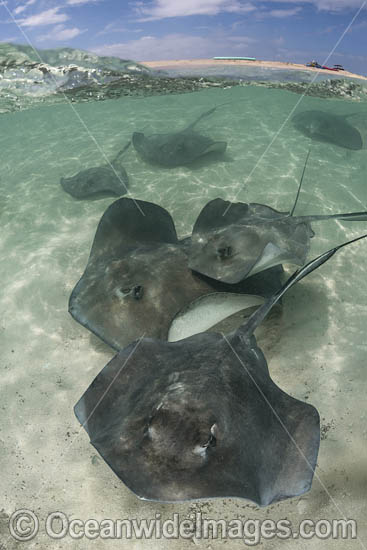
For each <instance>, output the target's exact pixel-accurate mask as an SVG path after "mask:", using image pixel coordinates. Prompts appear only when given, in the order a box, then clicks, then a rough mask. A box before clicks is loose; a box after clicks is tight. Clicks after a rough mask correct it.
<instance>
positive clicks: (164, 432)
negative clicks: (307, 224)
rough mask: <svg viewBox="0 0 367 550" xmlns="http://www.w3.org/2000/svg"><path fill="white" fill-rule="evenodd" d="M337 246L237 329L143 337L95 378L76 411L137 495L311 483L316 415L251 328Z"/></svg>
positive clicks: (274, 495)
mask: <svg viewBox="0 0 367 550" xmlns="http://www.w3.org/2000/svg"><path fill="white" fill-rule="evenodd" d="M365 236H366V235H365ZM360 238H363V237H360ZM355 240H358V239H355ZM351 242H354V241H351ZM345 244H349V243H345ZM345 244H343V245H341V246H338V247H336V248H334V249H332V250H330V251H328V252H326V253H324V254H322V255H321V256H319V257H318V258H316V259H315V260H313V261H311V262H310V263H309V264H307V266H305V267H303V268H302V269H301V270H300V271H298V272H297V273H295V274H294V275H293V276H292V277H291V278H290V279H289V280H288V281H287V283H286V284H285V285H284V286H283V287H282V288H281V289H280V290H279V291H278V292H276V293H275V294H274V295H273V296H272V297H271V298H269V299H268V300H267V301H266V303H265V304H264V305H262V306H261V307H260V308H259V309H258V310H257V311H256V312H255V313H254V314H252V315H251V317H250V318H249V320H248V321H247V323H245V324H244V325H243V326H242V327H240V328H239V329H238V330H237V331H235V332H232V333H230V334H229V335H227V336H223V335H221V334H218V333H210V334H209V333H202V334H196V335H195V336H191V337H190V338H187V339H185V340H180V341H179V342H174V343H168V342H162V341H159V340H156V339H152V338H143V339H140V340H138V341H136V342H134V343H133V344H131V345H130V346H128V347H127V348H125V349H124V350H122V351H121V352H120V353H119V354H118V355H116V356H115V357H114V359H112V361H111V362H110V363H108V364H107V366H106V367H105V368H104V369H103V370H102V371H101V372H100V374H99V375H98V376H97V377H96V378H95V380H94V381H93V382H92V384H91V385H90V386H89V388H88V389H87V391H86V392H85V393H84V395H83V396H82V398H81V399H80V400H79V402H78V403H77V405H76V406H75V413H76V416H77V418H78V420H79V421H80V423H81V424H82V425H83V426H84V428H85V429H86V431H87V432H88V434H89V436H90V440H91V443H92V445H93V446H94V447H95V448H96V449H97V451H98V452H99V453H100V454H101V456H102V457H103V458H104V460H105V461H106V462H107V464H108V465H109V466H110V467H111V468H112V469H113V470H114V472H115V473H116V474H117V476H118V477H119V478H120V479H121V480H122V481H123V482H124V483H125V484H126V485H127V486H128V487H129V488H130V489H131V490H132V491H133V492H134V493H136V494H137V495H138V496H139V497H140V498H143V499H148V500H159V501H176V500H186V499H199V498H210V497H242V498H247V499H251V500H253V501H255V502H256V503H258V504H260V505H267V504H270V503H271V502H273V501H277V500H281V499H284V498H287V497H293V496H296V495H300V494H302V493H304V492H305V491H307V490H308V489H309V488H310V486H311V482H312V477H313V473H314V469H315V465H316V459H317V454H318V447H319V439H320V430H319V415H318V412H317V411H316V409H315V408H314V407H313V406H311V405H309V404H306V403H303V402H301V401H298V400H297V399H294V398H292V397H290V396H289V395H287V394H286V393H284V392H283V391H282V390H280V389H279V388H278V387H277V386H276V384H275V383H274V382H273V381H272V379H271V378H270V375H269V371H268V367H267V363H266V360H265V357H264V355H263V354H262V352H261V350H260V349H259V348H258V346H257V344H256V340H255V337H254V335H253V333H254V330H255V328H256V327H257V326H258V325H259V324H260V323H261V322H262V321H263V319H264V317H265V316H266V315H267V313H268V312H269V311H270V309H271V308H272V306H273V305H274V304H275V303H276V302H277V301H278V300H279V299H280V297H281V296H282V295H283V294H284V293H285V292H286V291H287V290H288V289H289V288H290V287H291V286H293V284H295V283H296V282H297V281H299V280H301V279H302V278H303V277H304V276H306V275H307V274H308V273H310V272H311V271H313V270H314V269H316V268H317V267H319V266H320V265H321V264H323V263H324V262H325V261H326V260H328V259H329V258H330V257H331V256H332V255H333V254H334V253H335V252H336V251H337V250H338V249H339V248H341V247H342V246H345Z"/></svg>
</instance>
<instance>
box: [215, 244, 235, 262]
mask: <svg viewBox="0 0 367 550" xmlns="http://www.w3.org/2000/svg"><path fill="white" fill-rule="evenodd" d="M217 252H218V256H219V258H220V259H221V260H226V259H227V258H230V257H231V256H232V247H231V246H224V247H223V248H218V250H217Z"/></svg>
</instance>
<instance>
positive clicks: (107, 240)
mask: <svg viewBox="0 0 367 550" xmlns="http://www.w3.org/2000/svg"><path fill="white" fill-rule="evenodd" d="M152 242H165V243H177V242H178V240H177V234H176V229H175V225H174V222H173V220H172V217H171V215H170V214H169V213H168V212H167V210H165V209H164V208H162V207H161V206H158V205H157V204H154V203H151V202H146V201H140V200H135V199H128V198H125V197H124V198H121V199H118V200H117V201H115V202H114V203H112V204H111V205H110V206H109V207H108V208H107V210H106V211H105V213H104V214H103V216H102V218H101V219H100V221H99V224H98V227H97V231H96V235H95V237H94V242H93V245H92V250H91V254H90V260H91V259H92V258H95V257H98V256H108V257H109V258H110V259H113V258H119V257H120V256H121V249H122V248H123V247H124V246H132V245H135V246H136V245H137V243H139V244H143V243H152Z"/></svg>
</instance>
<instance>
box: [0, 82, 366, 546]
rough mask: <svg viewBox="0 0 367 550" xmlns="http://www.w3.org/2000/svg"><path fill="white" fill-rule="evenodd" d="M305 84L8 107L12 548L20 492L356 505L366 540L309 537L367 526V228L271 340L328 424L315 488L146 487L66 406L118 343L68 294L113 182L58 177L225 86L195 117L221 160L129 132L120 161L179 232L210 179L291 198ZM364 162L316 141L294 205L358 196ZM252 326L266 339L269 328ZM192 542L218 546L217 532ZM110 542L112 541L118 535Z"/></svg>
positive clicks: (219, 512) (342, 235)
mask: <svg viewBox="0 0 367 550" xmlns="http://www.w3.org/2000/svg"><path fill="white" fill-rule="evenodd" d="M163 92H164V90H163ZM331 95H332V94H331ZM299 99H300V95H299V94H295V93H292V92H290V91H287V90H283V89H271V88H266V87H254V86H250V87H243V86H235V87H229V88H208V89H205V90H202V91H199V92H193V93H185V94H175V95H172V94H169V95H166V94H164V93H162V94H161V95H157V96H150V97H142V96H139V98H137V97H121V98H117V99H114V100H106V101H100V102H98V101H90V102H84V103H77V102H74V103H72V105H70V104H68V103H64V104H59V103H56V104H50V105H41V106H39V105H38V104H37V105H36V106H34V107H33V108H32V109H25V110H21V111H17V112H7V113H4V114H2V115H1V136H0V140H1V142H0V151H1V158H2V163H1V166H2V170H1V176H0V220H1V233H0V257H1V265H0V273H1V293H0V311H1V320H0V339H1V359H0V368H1V379H2V386H1V387H2V398H1V421H0V448H1V454H0V456H1V461H2V466H1V472H2V475H1V477H0V494H1V495H2V497H3V498H2V502H1V504H0V509H1V508H2V509H3V510H2V512H1V514H0V520H1V523H0V528H1V531H0V533H1V542H2V541H3V540H4V543H3V544H5V546H4V547H5V548H6V549H8V548H10V549H12V548H15V547H16V546H17V545H16V543H15V542H14V541H13V540H12V539H9V538H8V528H7V519H8V517H9V516H10V515H11V514H12V513H13V511H14V510H15V509H18V508H30V509H31V510H34V511H35V512H37V514H38V515H39V517H40V518H45V517H46V516H47V514H48V513H49V512H52V511H57V510H61V511H63V512H64V513H66V514H67V515H68V516H69V517H73V518H81V519H84V520H86V519H88V518H96V519H102V518H114V519H116V518H144V517H145V518H155V517H156V516H155V514H156V513H160V514H162V518H163V519H164V518H170V517H172V514H173V513H174V512H178V513H180V515H181V518H182V519H183V518H185V517H188V516H189V514H190V513H192V512H195V511H202V512H203V514H204V515H205V516H206V517H212V518H223V519H228V520H229V519H234V518H238V517H239V518H242V519H244V518H257V519H266V518H271V519H274V520H276V519H280V518H288V519H291V520H292V521H293V522H294V526H295V527H297V525H298V523H299V522H300V521H301V520H302V519H304V518H310V519H312V520H315V521H316V520H318V519H320V518H326V519H332V518H342V517H344V516H346V517H348V518H354V519H356V520H357V521H358V526H359V530H358V537H359V540H353V541H351V540H350V541H343V540H339V541H333V540H332V539H328V540H319V541H317V540H316V539H312V542H311V543H310V544H312V545H313V546H312V548H325V549H329V548H330V549H333V550H334V548H339V547H342V546H343V547H344V548H345V547H346V548H352V547H353V548H354V547H360V546H361V542H362V543H363V541H365V540H366V535H367V532H366V522H365V518H366V514H367V504H366V503H367V499H366V495H367V475H366V472H367V468H366V464H367V429H366V414H367V413H366V397H365V387H366V386H365V385H366V368H367V362H366V352H367V342H366V326H367V298H366V296H367V277H366V271H367V242H363V241H362V242H360V243H358V244H356V245H353V246H351V247H349V248H347V249H344V250H343V251H342V252H340V253H339V254H338V255H337V256H335V257H334V258H333V259H332V260H330V262H328V264H326V265H324V266H323V267H322V268H321V269H320V270H318V271H317V272H316V273H314V274H312V275H311V276H310V277H308V278H307V279H306V280H305V281H304V282H302V283H301V284H299V285H298V286H296V287H294V288H293V289H292V290H291V291H290V292H289V293H288V294H287V296H286V298H285V300H284V308H283V314H282V316H281V319H280V321H279V323H280V325H279V327H278V328H279V330H278V332H277V337H276V338H273V340H272V344H271V346H268V347H267V358H268V362H269V368H270V372H271V376H272V377H273V379H274V380H275V381H276V383H278V384H279V386H280V387H281V388H282V389H283V390H284V391H286V392H287V393H289V394H290V395H292V396H294V397H296V398H299V399H302V400H307V402H309V403H312V404H313V405H314V406H315V407H316V408H317V409H318V410H319V412H320V416H321V419H322V425H323V428H322V433H323V439H322V441H321V447H320V453H319V460H318V469H317V475H316V476H315V479H314V482H313V486H312V489H311V491H310V492H309V493H307V494H305V495H303V496H302V497H300V498H294V499H292V500H288V501H284V502H280V503H277V504H275V505H272V506H270V507H268V508H265V509H259V508H258V507H256V506H255V505H254V504H252V503H249V502H247V501H243V500H236V499H227V500H222V499H219V500H214V501H208V502H205V501H203V502H199V503H182V504H154V503H148V502H143V501H140V500H138V499H137V498H136V497H135V496H134V495H133V494H132V493H131V492H130V491H129V490H128V489H127V488H126V487H125V486H124V485H123V484H122V483H121V482H120V481H119V480H118V479H117V478H116V477H115V475H114V474H113V472H112V471H111V470H110V469H109V468H108V467H107V466H106V464H105V463H104V462H103V461H102V460H101V459H100V458H99V457H98V456H97V454H96V452H95V450H94V448H93V447H92V446H91V445H90V444H89V440H88V436H87V434H86V433H85V432H84V430H82V429H81V428H80V426H79V424H78V422H77V420H76V418H75V417H74V413H73V405H74V404H75V403H76V401H77V400H78V399H79V397H80V396H81V395H82V393H83V392H84V391H85V389H86V387H87V386H88V385H89V383H90V382H91V381H92V380H93V378H94V377H95V376H96V375H97V373H98V372H99V371H100V370H101V368H102V367H103V366H104V365H105V364H106V363H107V362H108V360H109V359H111V358H112V356H113V355H114V353H113V351H112V350H111V349H110V348H109V347H107V346H106V345H104V344H103V343H101V342H100V341H99V340H98V339H97V338H96V337H94V336H93V335H91V334H90V333H89V332H88V331H87V330H85V329H84V328H83V327H82V326H80V325H79V324H77V323H76V322H75V321H74V320H73V319H72V318H71V317H70V315H69V314H68V311H67V304H68V298H69V295H70V292H71V290H72V288H73V287H74V285H75V283H76V282H77V280H78V279H79V277H80V275H81V273H82V272H83V270H84V268H85V265H86V262H87V259H88V255H89V250H90V245H91V242H92V239H93V236H94V233H95V229H96V225H97V222H98V220H99V219H100V217H101V215H102V214H103V212H104V211H105V209H106V208H107V206H108V205H109V204H111V203H112V202H113V200H114V199H113V198H103V199H100V200H85V201H78V200H75V199H73V198H72V197H70V196H69V195H68V194H66V193H65V192H64V191H63V190H62V188H61V186H60V184H59V181H60V177H62V176H69V175H72V174H74V173H76V172H78V171H80V170H81V169H84V168H88V167H91V166H95V165H97V164H99V163H100V164H103V163H104V162H105V158H104V155H106V156H107V157H108V158H112V157H113V156H114V155H115V154H116V153H117V151H118V150H119V149H121V147H122V146H123V145H125V143H126V142H127V141H128V140H129V139H130V137H131V134H132V132H133V131H135V130H143V129H144V131H146V132H147V133H149V132H150V131H152V132H153V131H159V132H163V131H165V130H167V131H171V130H172V129H176V128H177V129H179V128H183V127H185V125H187V124H188V123H190V122H191V121H192V120H194V119H195V118H196V117H198V116H199V115H200V114H201V113H202V112H204V111H206V110H207V109H208V108H210V107H211V106H214V105H219V104H222V103H227V102H228V104H226V105H223V106H221V107H219V108H218V109H217V110H216V111H215V113H213V115H212V116H211V117H209V118H208V119H206V120H204V121H202V123H200V131H202V132H203V133H207V134H208V135H210V136H211V137H213V138H216V139H224V140H226V141H227V142H228V152H227V154H226V158H225V159H224V160H223V161H216V162H210V163H205V162H201V163H198V164H197V165H195V166H194V167H191V168H188V167H187V168H186V167H180V168H174V169H162V168H160V167H155V166H151V165H149V164H146V163H144V162H143V161H142V160H141V159H139V158H138V156H137V155H136V153H135V151H134V150H133V148H132V147H131V148H130V149H129V150H128V151H127V153H126V157H125V162H124V166H125V168H126V171H127V173H128V174H129V177H130V196H132V197H134V198H136V199H142V200H146V201H152V202H155V203H158V204H160V205H161V206H163V207H164V208H166V209H167V210H168V211H169V212H170V213H171V215H172V216H173V218H174V220H175V223H176V227H177V230H178V232H179V234H180V235H186V234H188V233H189V232H190V231H191V228H192V224H193V222H194V221H195V219H196V217H197V215H198V214H199V212H200V210H201V209H202V207H203V206H204V205H205V204H206V203H207V201H208V200H211V199H214V198H216V197H221V198H223V199H227V200H237V201H245V202H260V203H264V204H268V205H270V206H272V207H274V208H277V209H279V210H286V209H289V208H290V207H291V205H292V204H293V201H294V198H295V194H296V191H297V185H298V182H299V179H300V176H301V173H302V169H303V165H304V162H305V158H306V155H307V152H308V149H309V147H310V141H309V139H308V138H306V137H305V136H303V135H302V134H300V133H299V132H298V131H297V130H296V129H295V128H294V127H293V126H292V124H290V123H287V124H285V126H284V128H283V130H282V131H281V132H280V133H279V135H278V137H277V138H276V139H275V140H274V136H275V135H276V134H277V132H278V131H279V128H280V127H281V126H282V125H283V123H284V122H285V120H286V119H287V117H288V116H289V114H290V112H291V111H292V109H293V108H294V107H295V105H296V104H297V102H298V101H299ZM299 109H319V110H325V111H328V112H333V113H336V114H346V113H351V114H352V113H356V112H357V113H361V115H363V114H364V113H366V110H367V108H366V103H364V102H363V101H362V102H361V101H359V102H357V101H350V98H348V99H345V100H343V99H335V98H331V99H326V98H320V97H305V98H304V99H303V100H302V102H301V104H300V106H299ZM362 119H363V117H361V120H362ZM81 121H83V123H82V122H81ZM86 128H87V130H86ZM91 136H93V138H92V137H91ZM96 142H97V143H98V147H97V146H96ZM366 173H367V152H366V149H362V150H360V151H347V150H346V149H343V148H340V147H337V146H334V145H330V144H328V143H316V142H315V143H313V144H312V150H311V157H310V162H309V165H308V168H307V171H306V175H305V180H304V185H303V189H302V193H301V196H300V200H299V203H298V207H297V213H299V214H316V213H320V214H328V213H333V212H353V211H358V210H365V209H367V190H366ZM314 228H315V230H316V237H315V238H314V239H313V242H312V250H311V256H313V255H316V254H318V253H321V252H322V251H324V250H326V249H329V248H330V247H332V246H333V245H336V244H337V243H341V242H343V241H345V240H348V239H351V238H353V237H355V236H358V235H360V234H363V233H365V232H367V231H366V224H365V223H363V222H355V223H353V224H351V223H349V224H348V223H347V222H338V221H329V222H320V223H319V224H317V225H316V224H315V225H314ZM287 268H288V267H287ZM290 270H291V266H289V271H290ZM262 337H263V338H264V344H266V338H267V336H266V335H264V334H263V336H262ZM248 444H249V445H250V444H251V442H248ZM193 542H194V543H195V545H197V546H199V547H200V548H206V549H209V548H212V549H217V548H221V547H222V545H223V544H224V543H225V542H226V541H225V540H209V541H207V540H195V541H193ZM35 543H37V544H38V546H37V547H38V548H42V549H43V548H49V547H50V540H49V539H48V538H47V537H46V535H45V534H44V529H42V524H41V532H40V534H39V536H38V537H37V539H35V540H34V541H31V542H29V543H24V547H26V548H28V547H32V544H35ZM52 544H53V543H52ZM92 544H95V547H96V548H97V547H98V548H99V547H100V545H101V544H102V543H101V542H99V541H98V540H97V541H96V542H95V543H93V542H91V541H88V540H86V539H81V540H72V539H70V537H67V538H65V539H63V540H60V541H57V542H56V543H55V544H54V547H55V548H64V547H65V548H69V547H70V548H76V549H79V548H89V547H91V546H92ZM106 544H107V547H108V548H115V547H116V548H117V547H119V548H120V547H121V541H108V542H107V543H106ZM124 544H125V545H126V547H128V548H134V549H135V548H136V549H137V548H139V549H140V548H148V547H149V548H159V549H166V548H168V547H169V548H175V549H176V548H177V549H181V548H184V547H185V548H186V547H191V546H192V542H190V541H185V540H183V539H179V540H163V539H161V540H150V541H149V540H141V541H136V540H131V541H128V542H125V543H124ZM262 544H263V547H264V548H266V549H273V548H274V549H275V548H279V545H280V544H283V545H284V546H285V545H288V546H289V547H290V548H292V549H293V548H304V547H305V545H306V541H302V540H300V539H299V540H292V542H290V541H279V540H278V539H273V540H268V541H263V543H262ZM0 546H1V545H0ZM243 546H244V543H243V541H241V540H237V541H236V540H231V541H228V547H230V548H243Z"/></svg>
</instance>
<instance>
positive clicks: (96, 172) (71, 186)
mask: <svg viewBox="0 0 367 550" xmlns="http://www.w3.org/2000/svg"><path fill="white" fill-rule="evenodd" d="M130 144H131V142H130V141H129V142H128V143H127V145H125V147H124V148H123V149H122V150H121V151H120V152H119V153H118V154H117V155H116V157H115V158H114V159H113V160H112V161H111V162H110V163H107V164H104V165H102V166H95V167H93V168H87V169H86V170H82V171H81V172H78V173H77V174H75V175H74V176H71V177H70V178H61V180H60V184H61V186H62V188H63V189H64V191H66V192H67V193H69V195H72V196H73V197H75V198H77V199H86V198H88V197H93V196H96V195H115V196H118V197H119V196H121V195H125V194H126V193H127V188H128V185H129V178H128V175H127V173H126V170H125V168H124V167H123V165H122V163H121V159H122V156H123V154H124V153H125V151H126V150H127V149H128V147H130Z"/></svg>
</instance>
